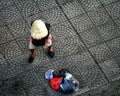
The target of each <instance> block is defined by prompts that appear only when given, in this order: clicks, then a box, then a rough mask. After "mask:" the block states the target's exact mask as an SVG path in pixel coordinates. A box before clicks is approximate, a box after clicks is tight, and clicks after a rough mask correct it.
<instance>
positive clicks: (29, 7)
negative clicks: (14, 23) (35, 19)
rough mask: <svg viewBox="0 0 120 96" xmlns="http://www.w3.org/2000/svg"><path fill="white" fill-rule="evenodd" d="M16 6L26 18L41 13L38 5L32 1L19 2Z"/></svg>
mask: <svg viewBox="0 0 120 96" xmlns="http://www.w3.org/2000/svg"><path fill="white" fill-rule="evenodd" d="M16 6H17V7H18V9H19V10H20V12H21V15H23V16H24V17H27V16H31V15H34V14H36V13H39V12H40V10H39V9H38V7H37V6H36V4H35V3H34V2H32V1H30V0H29V1H23V2H19V3H17V4H16Z"/></svg>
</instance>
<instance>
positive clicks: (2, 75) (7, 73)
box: [0, 60, 15, 80]
mask: <svg viewBox="0 0 120 96" xmlns="http://www.w3.org/2000/svg"><path fill="white" fill-rule="evenodd" d="M13 76H15V74H14V72H13V70H12V68H11V67H10V66H9V64H8V63H7V61H6V60H0V80H4V79H7V78H11V77H13Z"/></svg>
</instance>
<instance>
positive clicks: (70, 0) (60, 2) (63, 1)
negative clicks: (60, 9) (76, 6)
mask: <svg viewBox="0 0 120 96" xmlns="http://www.w3.org/2000/svg"><path fill="white" fill-rule="evenodd" d="M72 1H73V0H57V2H58V3H59V4H61V5H62V4H64V3H68V2H72Z"/></svg>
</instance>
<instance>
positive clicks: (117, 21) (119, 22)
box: [114, 18, 120, 34]
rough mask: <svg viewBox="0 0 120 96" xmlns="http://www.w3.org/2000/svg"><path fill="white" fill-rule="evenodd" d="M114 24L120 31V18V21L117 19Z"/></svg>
mask: <svg viewBox="0 0 120 96" xmlns="http://www.w3.org/2000/svg"><path fill="white" fill-rule="evenodd" d="M114 22H115V24H116V27H117V28H118V29H119V30H120V18H119V19H115V20H114ZM119 34H120V31H119Z"/></svg>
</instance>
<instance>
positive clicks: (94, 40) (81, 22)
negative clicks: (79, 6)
mask: <svg viewBox="0 0 120 96" xmlns="http://www.w3.org/2000/svg"><path fill="white" fill-rule="evenodd" d="M71 22H72V24H73V26H74V27H75V29H76V30H77V32H78V33H79V35H80V36H81V39H82V40H83V41H84V42H85V44H86V45H87V46H88V47H90V46H93V45H95V44H98V43H100V42H102V41H103V40H102V38H101V36H100V34H99V33H98V30H97V29H96V28H95V26H94V25H93V23H92V22H91V21H90V19H89V18H88V17H87V16H86V15H85V16H84V15H83V16H82V17H78V18H75V19H72V20H71Z"/></svg>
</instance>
